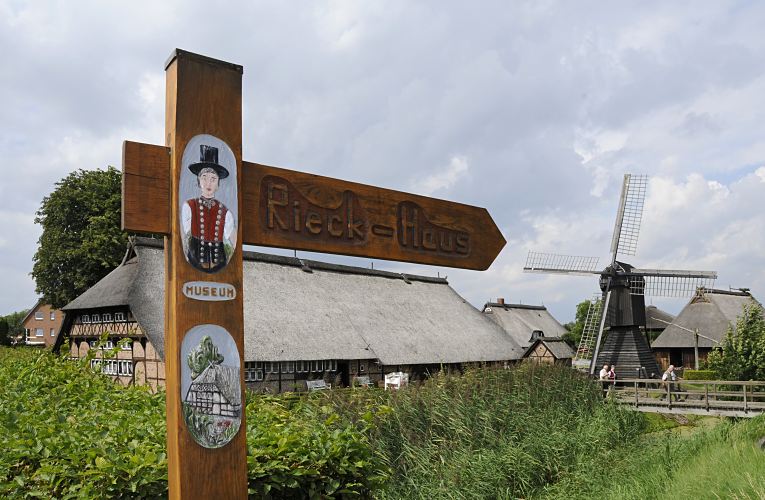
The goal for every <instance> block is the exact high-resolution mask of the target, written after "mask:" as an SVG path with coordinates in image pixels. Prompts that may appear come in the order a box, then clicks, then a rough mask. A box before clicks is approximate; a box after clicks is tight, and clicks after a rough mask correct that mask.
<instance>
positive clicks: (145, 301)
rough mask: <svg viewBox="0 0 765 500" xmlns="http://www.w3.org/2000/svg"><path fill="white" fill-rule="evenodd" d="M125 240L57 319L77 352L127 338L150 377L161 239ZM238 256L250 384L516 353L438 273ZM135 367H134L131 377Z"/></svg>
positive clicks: (159, 330) (157, 344)
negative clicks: (104, 272)
mask: <svg viewBox="0 0 765 500" xmlns="http://www.w3.org/2000/svg"><path fill="white" fill-rule="evenodd" d="M131 245H132V246H131V254H130V255H129V258H128V259H127V260H126V262H125V263H123V264H122V265H121V266H120V267H119V268H117V269H115V271H113V272H112V273H111V274H110V275H108V276H107V277H105V278H104V279H103V280H101V281H100V282H99V283H98V284H96V285H95V286H94V287H93V288H91V289H90V290H88V291H87V292H86V293H84V294H83V295H82V296H80V297H78V299H76V300H75V301H73V302H72V303H70V304H69V305H67V306H66V307H65V308H64V309H65V310H66V312H67V319H69V317H70V315H71V317H72V321H71V323H70V324H69V325H68V328H67V325H65V328H64V331H65V332H66V333H67V335H66V336H67V337H68V338H70V339H71V343H72V347H71V352H72V355H73V356H77V357H82V356H83V355H85V353H86V352H87V350H88V349H90V348H91V347H90V343H91V342H92V341H93V340H97V339H98V338H99V336H100V335H101V334H103V332H104V331H109V338H110V339H113V341H115V340H120V339H121V338H123V337H128V338H130V339H132V344H133V345H134V346H136V347H137V348H136V347H134V348H133V350H132V351H131V352H132V354H133V355H132V357H130V356H127V355H126V356H125V358H124V359H132V360H133V364H134V368H133V373H132V380H133V381H134V382H135V383H151V384H152V385H155V384H159V385H161V384H162V383H163V380H164V367H163V364H162V361H161V360H162V359H163V357H164V349H163V346H164V284H165V283H164V256H163V248H162V242H161V241H159V240H152V239H147V238H135V239H133V240H132V243H131ZM243 260H244V263H243V267H244V328H245V339H244V361H245V363H244V377H245V383H246V384H247V386H248V387H249V388H250V389H253V390H257V391H264V392H273V393H276V392H284V391H305V390H306V387H307V384H306V382H307V381H312V380H324V381H325V382H326V383H327V384H329V385H332V386H333V387H335V386H350V385H353V384H354V381H356V380H357V379H359V378H361V379H362V380H364V381H366V380H369V381H370V382H371V383H372V384H379V383H381V381H382V380H383V379H384V374H385V373H389V372H397V371H403V372H406V373H408V374H409V375H410V380H411V381H414V380H418V379H419V378H422V377H424V376H426V375H427V374H428V373H430V372H434V371H436V370H440V369H443V368H447V369H461V368H463V367H464V366H466V365H469V364H473V363H488V364H492V363H497V364H503V363H505V362H508V361H513V360H518V359H520V358H521V356H522V355H523V349H522V348H521V347H520V346H519V345H518V344H517V342H515V340H514V339H513V336H511V335H509V334H508V333H507V332H506V331H505V330H504V329H503V328H502V327H500V326H499V325H497V324H496V323H495V322H494V321H492V320H491V319H490V318H489V317H488V316H487V315H485V314H482V313H481V312H480V311H479V310H477V309H476V308H474V307H473V306H472V305H470V304H469V303H468V302H467V301H466V300H465V299H463V298H462V297H460V296H459V295H458V294H457V293H456V292H455V291H454V290H453V289H452V288H451V287H450V286H449V284H448V282H447V281H446V279H444V278H434V277H427V276H413V275H402V274H399V273H392V272H386V271H380V270H373V269H364V268H359V267H352V266H343V265H336V264H327V263H322V262H316V261H307V260H301V259H297V258H293V257H284V256H276V255H269V254H263V253H255V252H244V255H243ZM196 292H198V290H197V291H190V292H189V293H196ZM210 293H212V290H211V291H210ZM118 311H119V312H122V313H123V316H124V318H125V322H126V324H127V330H126V333H121V334H120V333H112V330H111V328H112V324H111V323H109V324H106V325H105V324H103V321H102V320H103V314H104V312H106V313H110V314H112V316H111V318H112V320H113V319H114V313H116V312H118ZM93 314H98V315H99V319H100V320H101V323H100V324H101V325H103V326H102V327H100V328H95V329H94V328H92V327H89V328H86V327H85V326H84V323H83V319H82V318H83V317H84V316H87V317H88V319H89V320H90V321H91V322H92V318H93ZM114 331H115V332H116V331H117V330H116V329H115V330H114ZM139 349H140V350H139ZM137 353H140V354H141V356H136V354H137ZM150 355H151V358H150V357H149V356H150ZM150 359H151V365H150ZM139 363H141V375H140V376H136V373H137V371H138V366H139ZM150 366H152V368H149V367H150ZM149 373H151V374H152V375H154V376H155V378H150V377H149ZM160 375H161V377H160ZM118 376H120V377H125V375H122V374H118ZM125 380H126V381H127V378H126V379H125ZM144 381H145V382H144Z"/></svg>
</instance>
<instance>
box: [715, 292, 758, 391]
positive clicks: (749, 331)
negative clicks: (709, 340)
mask: <svg viewBox="0 0 765 500" xmlns="http://www.w3.org/2000/svg"><path fill="white" fill-rule="evenodd" d="M707 364H708V366H709V368H710V369H712V370H715V371H716V372H717V374H718V376H719V377H720V378H721V379H722V380H765V318H763V311H762V307H761V306H760V305H759V304H752V305H747V306H745V307H744V310H743V313H742V314H741V315H740V316H739V317H738V320H737V321H736V328H735V329H734V328H728V332H727V334H726V335H725V338H724V339H723V341H722V344H721V345H720V346H718V347H716V348H715V349H714V350H713V351H712V352H711V353H709V358H708V360H707Z"/></svg>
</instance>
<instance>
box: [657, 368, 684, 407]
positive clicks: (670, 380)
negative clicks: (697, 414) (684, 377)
mask: <svg viewBox="0 0 765 500" xmlns="http://www.w3.org/2000/svg"><path fill="white" fill-rule="evenodd" d="M661 381H662V382H663V384H665V386H666V387H667V390H668V392H669V397H670V401H671V400H672V396H674V397H675V401H680V396H678V395H677V373H675V366H674V365H669V367H668V368H667V371H665V372H664V375H662V376H661ZM666 395H667V394H666V393H665V394H662V395H661V398H659V399H664V396H666Z"/></svg>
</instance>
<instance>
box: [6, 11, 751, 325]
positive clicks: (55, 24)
mask: <svg viewBox="0 0 765 500" xmlns="http://www.w3.org/2000/svg"><path fill="white" fill-rule="evenodd" d="M763 21H765V4H764V3H761V2H749V1H728V2H726V1H715V2H698V1H687V2H660V1H653V2H652V1H639V2H594V1H577V2H569V1H559V2H556V1H544V0H537V1H529V2H521V1H514V2H506V1H481V2H458V1H439V2H425V1H420V2H413V1H385V2H383V1H366V2H356V1H315V2H280V1H271V2H266V1H246V2H236V1H219V2H215V3H213V2H209V1H206V2H200V1H184V2H180V1H163V2H156V1H131V2H99V1H90V2H88V1H78V0H67V1H63V0H61V1H49V0H36V1H29V2H24V1H12V0H0V50H1V51H2V53H3V59H4V61H3V64H2V65H1V66H0V96H1V97H2V106H0V118H2V119H0V152H2V155H3V157H4V158H5V160H4V166H3V167H2V169H3V172H4V179H3V181H4V182H2V183H0V277H1V279H2V285H3V286H2V287H1V288H0V314H8V313H10V312H12V311H16V310H20V309H25V308H29V307H31V306H32V305H33V304H34V303H35V301H36V298H37V295H36V293H35V284H34V281H33V279H32V278H31V276H30V272H31V270H32V265H33V256H34V254H35V251H36V248H37V241H38V238H39V237H40V233H41V229H40V228H39V227H38V226H36V225H35V223H34V217H35V212H36V210H38V208H39V206H40V202H41V201H42V199H43V197H44V196H46V195H48V194H49V193H50V192H51V191H52V190H53V189H54V188H55V183H56V182H57V181H59V180H60V179H62V178H63V177H65V176H66V175H67V174H68V173H70V172H72V171H74V170H77V169H80V168H83V169H101V168H105V167H106V166H107V165H113V166H115V167H117V168H121V151H122V142H123V140H133V141H138V142H147V143H153V144H163V143H164V140H163V137H164V81H165V74H164V63H165V61H166V59H167V58H168V56H169V55H170V54H171V52H172V51H173V50H174V49H175V48H176V47H177V48H182V49H185V50H188V51H191V52H196V53H200V54H204V55H207V56H210V57H214V58H217V59H222V60H225V61H229V62H233V63H236V64H240V65H242V66H244V75H243V159H244V160H247V161H251V162H257V163H264V164H268V165H274V166H281V167H285V168H290V169H294V170H300V171H305V172H311V173H315V174H320V175H325V176H330V177H335V178H340V179H345V180H350V181H355V182H361V183H365V184H372V185H376V186H381V187H385V188H389V189H395V190H400V191H407V192H412V193H417V194H421V195H426V196H434V197H437V198H442V199H448V200H453V201H458V202H461V203H466V204H470V205H476V206H481V207H485V208H487V209H488V211H489V213H490V214H491V215H492V217H493V218H494V220H495V221H496V223H497V226H498V227H499V228H500V230H501V231H502V233H503V235H504V236H505V239H506V240H507V242H508V243H507V246H506V247H505V248H504V249H503V251H502V252H501V254H500V255H499V256H498V258H497V259H496V261H495V262H494V263H493V264H492V266H491V267H490V268H489V269H488V270H487V271H483V272H477V271H465V270H456V269H448V268H437V267H429V266H420V265H414V264H405V263H395V262H388V261H375V262H374V267H375V269H387V270H392V271H398V272H407V273H415V274H424V275H432V276H436V275H438V276H448V279H449V283H450V285H451V286H452V287H453V288H454V289H455V290H456V291H457V292H458V293H459V294H461V295H462V296H463V297H465V298H466V299H467V300H468V301H469V302H470V303H472V304H473V305H475V306H477V307H481V306H482V305H483V304H484V303H485V302H487V301H489V300H495V299H496V298H497V297H503V298H505V300H506V301H507V302H513V303H524V304H544V305H546V306H547V307H548V309H549V310H550V311H551V312H552V313H553V315H554V316H555V317H556V318H557V319H558V320H559V321H561V322H566V321H570V320H572V319H573V316H574V313H575V305H576V304H577V303H578V302H580V301H581V300H583V299H585V298H588V297H590V296H592V294H593V293H594V292H596V291H597V290H598V289H597V280H596V278H595V277H572V276H549V275H542V274H527V273H523V271H522V268H523V265H524V263H525V260H526V255H527V253H528V251H529V250H534V251H540V252H556V253H565V254H573V255H584V256H595V257H600V267H605V266H606V265H607V264H608V262H609V259H610V256H609V247H610V241H611V232H612V230H613V225H614V218H615V215H616V209H617V203H618V198H619V190H620V187H621V182H622V177H623V175H624V174H625V173H635V174H647V175H648V176H649V183H648V191H647V195H646V200H645V210H644V214H643V223H642V230H641V234H640V239H639V242H638V246H637V254H636V255H635V256H634V257H629V258H627V259H624V260H627V262H630V263H631V264H633V265H635V266H637V267H642V268H673V269H701V270H714V271H717V272H718V273H719V278H718V280H717V282H716V286H717V287H718V288H724V289H728V288H729V287H734V288H737V287H747V288H750V289H751V290H752V292H753V294H754V295H755V297H758V298H759V299H760V300H761V301H762V300H763V299H765V252H763V249H765V210H763V200H765V107H764V106H763V103H764V101H765V97H763V96H765V64H763V61H765V36H763V35H762V25H763ZM269 251H273V252H274V253H290V252H289V251H286V250H281V251H279V250H269ZM299 255H300V256H303V257H305V258H314V259H319V260H326V261H330V262H342V263H349V264H352V265H358V266H362V267H369V266H370V265H371V262H370V260H369V259H358V258H348V257H338V256H329V255H319V256H317V255H312V254H308V253H306V252H299ZM647 302H648V303H654V304H657V305H659V306H660V307H662V308H664V309H666V310H668V311H670V312H673V313H676V312H678V311H679V310H680V309H681V308H682V306H683V305H684V303H685V302H686V300H685V299H673V300H666V299H647Z"/></svg>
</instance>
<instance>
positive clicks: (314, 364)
mask: <svg viewBox="0 0 765 500" xmlns="http://www.w3.org/2000/svg"><path fill="white" fill-rule="evenodd" d="M311 371H312V372H320V371H321V361H311Z"/></svg>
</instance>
